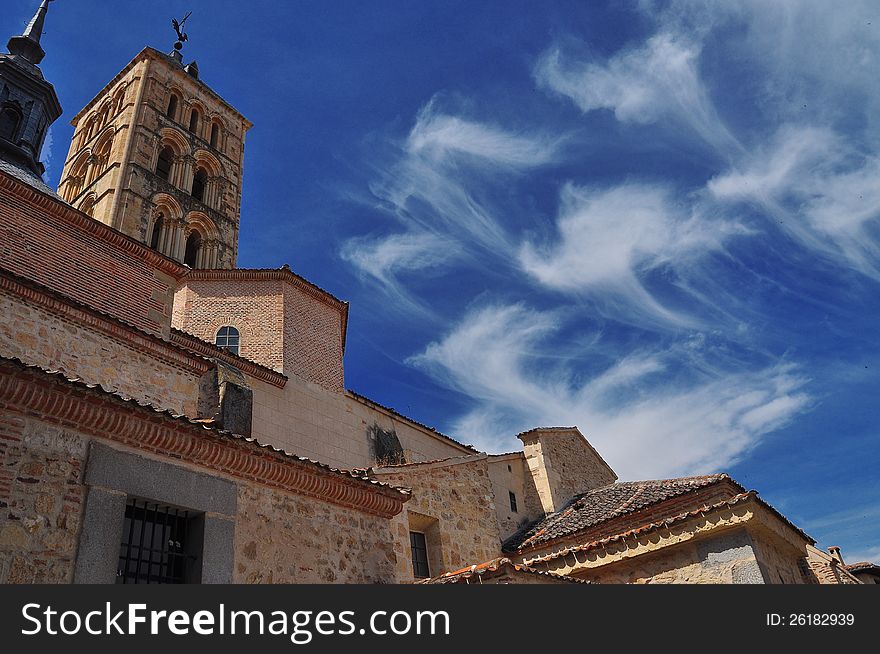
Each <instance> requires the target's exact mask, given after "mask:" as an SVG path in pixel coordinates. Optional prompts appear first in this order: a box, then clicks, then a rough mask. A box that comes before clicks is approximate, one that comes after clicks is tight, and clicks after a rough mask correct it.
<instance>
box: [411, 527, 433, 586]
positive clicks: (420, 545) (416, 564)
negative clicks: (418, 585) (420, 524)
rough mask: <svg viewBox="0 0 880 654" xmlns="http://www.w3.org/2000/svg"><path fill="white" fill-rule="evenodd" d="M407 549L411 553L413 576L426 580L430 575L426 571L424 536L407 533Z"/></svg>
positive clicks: (412, 532)
mask: <svg viewBox="0 0 880 654" xmlns="http://www.w3.org/2000/svg"><path fill="white" fill-rule="evenodd" d="M409 547H410V550H411V551H412V563H413V575H414V576H415V577H416V579H427V578H428V577H430V576H431V573H430V571H429V569H428V543H427V541H426V540H425V534H423V533H421V532H418V531H411V532H409Z"/></svg>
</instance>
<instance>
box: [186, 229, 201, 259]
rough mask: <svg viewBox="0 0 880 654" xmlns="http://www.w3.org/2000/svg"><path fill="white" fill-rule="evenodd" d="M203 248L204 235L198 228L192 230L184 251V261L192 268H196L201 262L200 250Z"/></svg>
mask: <svg viewBox="0 0 880 654" xmlns="http://www.w3.org/2000/svg"><path fill="white" fill-rule="evenodd" d="M201 249H202V235H201V234H199V232H198V231H197V230H193V231H192V232H190V234H189V236H188V237H187V238H186V250H185V251H184V253H183V263H185V264H186V265H187V266H189V267H190V268H196V267H197V266H198V263H199V251H200V250H201Z"/></svg>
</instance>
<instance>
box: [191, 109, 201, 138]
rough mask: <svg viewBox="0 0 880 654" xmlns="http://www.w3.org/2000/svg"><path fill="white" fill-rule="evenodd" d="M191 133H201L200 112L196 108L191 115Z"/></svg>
mask: <svg viewBox="0 0 880 654" xmlns="http://www.w3.org/2000/svg"><path fill="white" fill-rule="evenodd" d="M189 131H190V132H192V133H193V134H198V133H199V110H198V109H197V108H196V107H193V108H192V113H190V115H189Z"/></svg>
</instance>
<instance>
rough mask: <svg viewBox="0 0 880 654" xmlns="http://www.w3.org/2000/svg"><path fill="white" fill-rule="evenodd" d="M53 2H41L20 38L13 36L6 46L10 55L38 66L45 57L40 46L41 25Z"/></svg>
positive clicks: (47, 0)
mask: <svg viewBox="0 0 880 654" xmlns="http://www.w3.org/2000/svg"><path fill="white" fill-rule="evenodd" d="M52 1H53V0H43V1H42V2H41V3H40V6H39V8H38V9H37V13H35V14H34V17H33V18H32V19H31V22H30V23H28V25H27V27H25V29H24V32H23V33H22V35H21V36H13V37H12V38H11V39H9V44H8V45H7V46H6V47H7V48H8V49H9V52H10V54H14V55H18V56H20V57H23V58H24V59H27V60H28V61H29V62H31V63H32V64H34V65H36V64H39V63H40V62H41V61H42V60H43V57H45V56H46V52H45V50H43V47H42V46H41V45H40V37H42V36H43V24H44V23H45V22H46V12H47V11H49V3H50V2H52Z"/></svg>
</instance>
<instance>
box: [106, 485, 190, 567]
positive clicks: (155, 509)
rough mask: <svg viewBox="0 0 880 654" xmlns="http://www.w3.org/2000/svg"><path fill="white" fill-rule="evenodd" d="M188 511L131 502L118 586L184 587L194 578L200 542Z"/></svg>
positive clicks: (121, 547) (127, 505)
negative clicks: (163, 585) (153, 585)
mask: <svg viewBox="0 0 880 654" xmlns="http://www.w3.org/2000/svg"><path fill="white" fill-rule="evenodd" d="M192 519H193V516H192V515H190V512H189V511H186V510H185V509H179V508H174V507H170V506H167V505H163V504H158V503H156V502H150V501H147V500H138V499H129V500H128V503H127V504H126V507H125V523H124V527H123V530H122V543H121V545H120V548H119V565H118V566H117V569H116V583H117V584H184V583H187V582H188V581H191V580H192V579H193V576H194V573H193V570H194V564H195V562H196V560H197V559H198V558H199V557H198V555H197V554H196V552H200V551H201V543H199V542H196V541H198V538H195V537H194V536H195V534H194V531H195V530H193V529H191V528H190V523H191V522H192Z"/></svg>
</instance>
